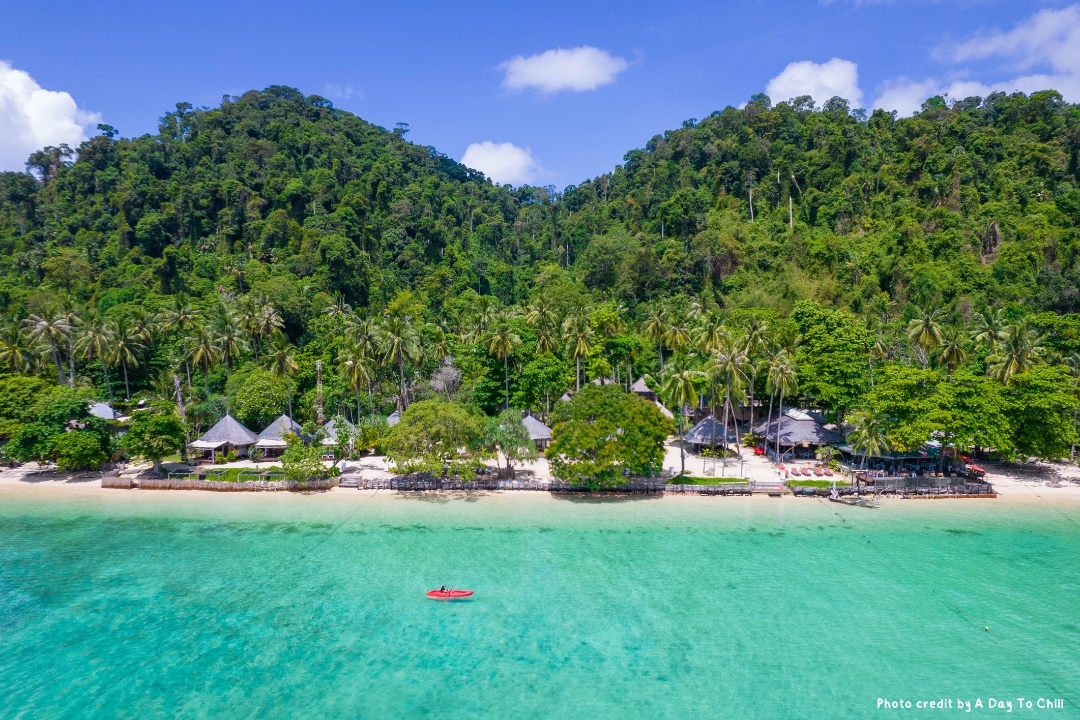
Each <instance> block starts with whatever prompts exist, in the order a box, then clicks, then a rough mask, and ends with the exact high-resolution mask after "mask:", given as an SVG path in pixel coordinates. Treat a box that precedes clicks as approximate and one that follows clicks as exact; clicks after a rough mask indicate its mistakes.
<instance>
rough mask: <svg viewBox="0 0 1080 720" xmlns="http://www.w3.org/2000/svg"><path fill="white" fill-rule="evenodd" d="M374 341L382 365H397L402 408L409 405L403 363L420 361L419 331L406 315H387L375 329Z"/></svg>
mask: <svg viewBox="0 0 1080 720" xmlns="http://www.w3.org/2000/svg"><path fill="white" fill-rule="evenodd" d="M376 342H377V345H378V348H379V354H380V356H381V358H382V363H383V364H384V365H397V368H398V379H399V381H400V383H401V388H400V389H401V404H402V408H403V409H404V408H407V407H408V406H409V394H408V389H407V387H406V385H405V363H406V362H414V363H418V362H420V357H421V355H422V350H421V346H420V333H418V332H417V331H416V328H415V327H414V326H413V322H412V318H411V317H410V316H408V315H389V316H387V317H386V318H385V319H384V320H383V322H382V324H381V325H379V327H378V328H377V330H376Z"/></svg>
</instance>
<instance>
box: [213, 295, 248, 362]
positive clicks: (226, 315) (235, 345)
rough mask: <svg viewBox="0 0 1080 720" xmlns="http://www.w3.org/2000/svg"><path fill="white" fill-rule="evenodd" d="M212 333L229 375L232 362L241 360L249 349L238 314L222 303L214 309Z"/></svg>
mask: <svg viewBox="0 0 1080 720" xmlns="http://www.w3.org/2000/svg"><path fill="white" fill-rule="evenodd" d="M211 331H212V332H213V334H214V338H215V340H216V341H217V344H218V347H219V348H220V350H221V358H222V359H223V360H224V361H225V374H226V375H228V374H229V371H230V370H232V361H233V360H236V359H238V358H240V357H241V356H242V355H243V354H244V350H245V349H247V343H245V342H244V337H243V328H242V327H241V326H240V322H239V319H238V318H237V316H236V314H235V313H233V312H232V311H231V310H230V309H229V308H227V307H226V306H225V305H224V303H221V304H218V306H217V307H216V308H215V309H214V316H213V318H212V319H211Z"/></svg>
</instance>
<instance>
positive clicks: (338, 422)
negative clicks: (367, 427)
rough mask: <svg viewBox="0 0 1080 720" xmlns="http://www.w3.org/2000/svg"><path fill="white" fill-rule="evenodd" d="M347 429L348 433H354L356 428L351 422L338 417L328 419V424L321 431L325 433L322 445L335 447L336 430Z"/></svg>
mask: <svg viewBox="0 0 1080 720" xmlns="http://www.w3.org/2000/svg"><path fill="white" fill-rule="evenodd" d="M343 427H344V428H348V430H349V432H350V433H352V432H356V426H355V425H353V424H352V423H351V422H349V421H348V420H346V419H345V418H343V417H342V416H340V415H338V416H336V417H332V418H330V422H328V423H326V424H325V425H323V431H324V432H325V433H326V437H325V438H323V441H322V444H323V445H336V444H337V434H338V430H340V429H341V428H343Z"/></svg>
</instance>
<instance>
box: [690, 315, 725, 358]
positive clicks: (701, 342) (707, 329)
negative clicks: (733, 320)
mask: <svg viewBox="0 0 1080 720" xmlns="http://www.w3.org/2000/svg"><path fill="white" fill-rule="evenodd" d="M727 337H728V330H727V328H726V327H724V320H723V318H721V317H720V313H717V312H711V313H706V314H705V315H703V316H702V318H701V325H699V326H698V327H697V328H696V329H695V331H694V345H695V346H696V347H697V350H698V352H700V353H701V354H703V355H708V354H709V353H711V352H713V351H714V350H716V348H718V347H720V343H722V342H723V341H724V340H726V339H727Z"/></svg>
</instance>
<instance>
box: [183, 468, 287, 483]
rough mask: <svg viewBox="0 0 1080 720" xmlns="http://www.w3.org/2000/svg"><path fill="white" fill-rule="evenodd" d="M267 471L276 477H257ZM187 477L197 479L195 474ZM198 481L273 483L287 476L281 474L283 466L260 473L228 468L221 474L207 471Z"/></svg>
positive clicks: (261, 470) (262, 470) (264, 469)
mask: <svg viewBox="0 0 1080 720" xmlns="http://www.w3.org/2000/svg"><path fill="white" fill-rule="evenodd" d="M266 471H271V472H273V473H274V475H272V476H271V477H270V478H258V477H256V476H255V473H256V472H259V473H263V472H266ZM241 473H243V478H241V477H240V475H241ZM174 477H176V476H174ZM187 477H188V478H189V479H191V480H194V479H196V475H195V473H190V474H189V475H187ZM198 479H199V480H211V481H213V482H240V481H241V480H244V481H245V482H246V481H249V480H261V479H269V480H272V481H276V480H284V479H285V475H284V474H283V473H282V472H281V466H280V465H275V466H273V467H261V468H259V469H258V471H255V470H252V469H251V468H226V469H225V470H222V471H220V472H214V471H207V472H205V473H203V474H200V475H199V476H198Z"/></svg>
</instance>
